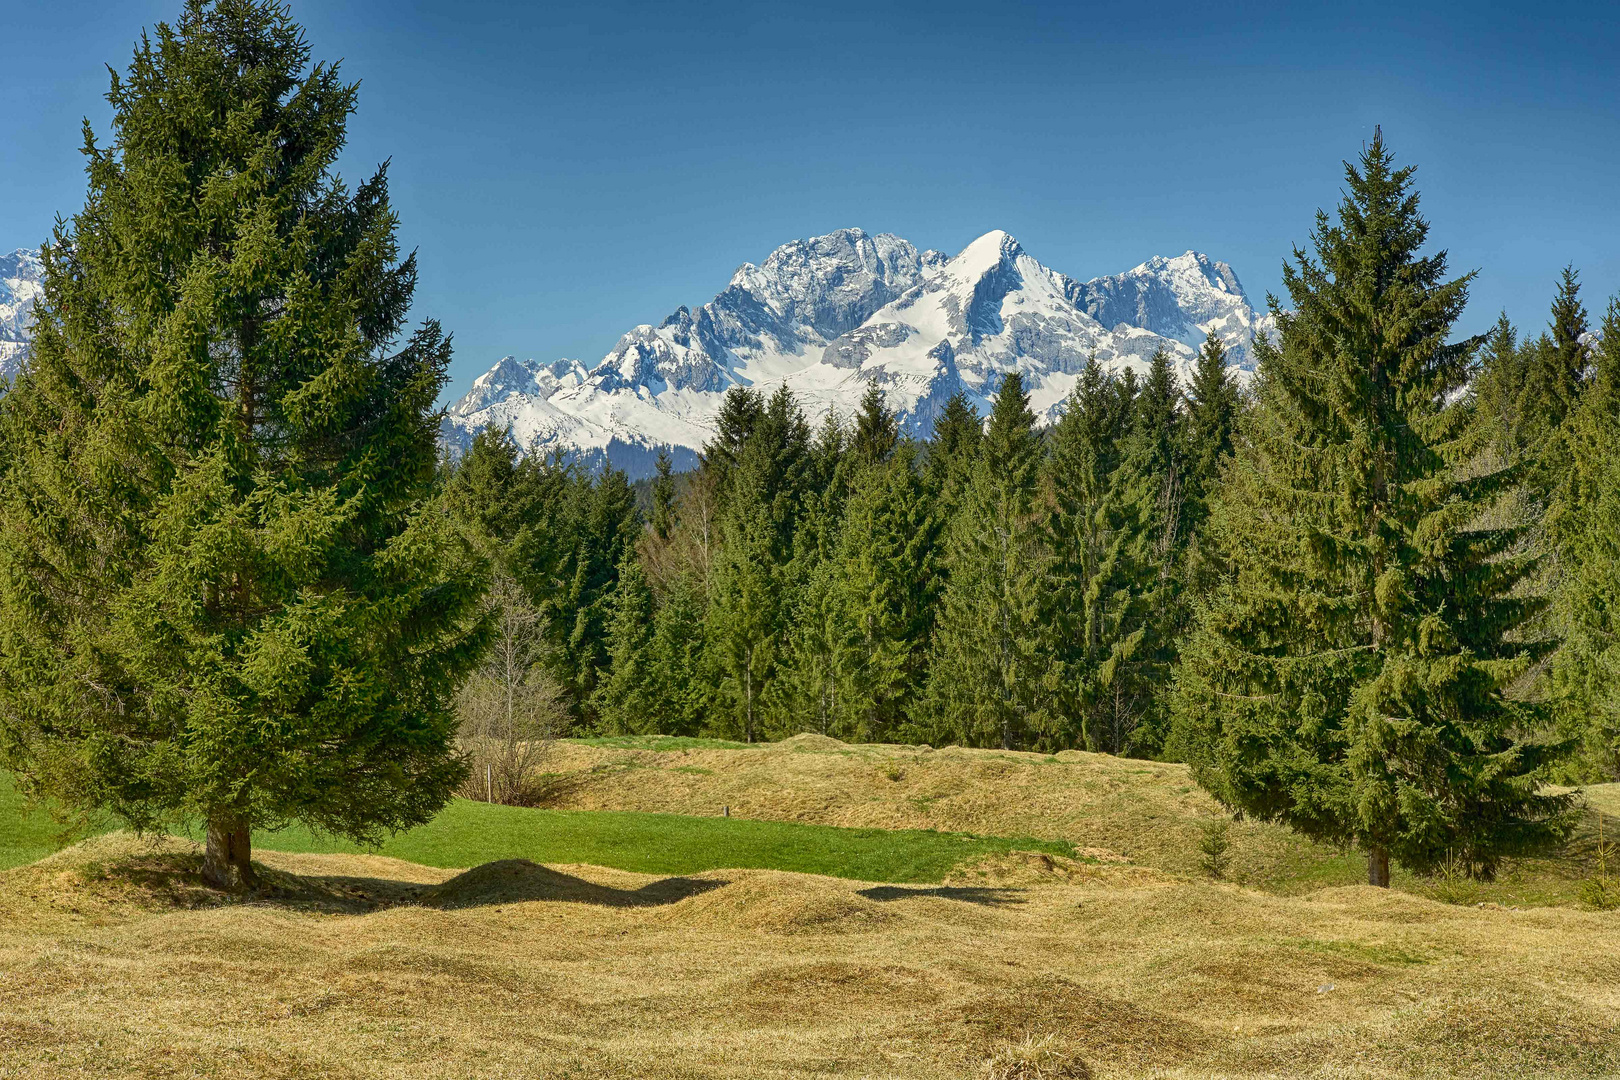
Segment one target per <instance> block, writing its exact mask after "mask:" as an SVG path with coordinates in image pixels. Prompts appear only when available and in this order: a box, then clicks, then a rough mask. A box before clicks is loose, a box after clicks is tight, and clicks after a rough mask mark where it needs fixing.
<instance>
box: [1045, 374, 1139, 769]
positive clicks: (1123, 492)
mask: <svg viewBox="0 0 1620 1080" xmlns="http://www.w3.org/2000/svg"><path fill="white" fill-rule="evenodd" d="M1125 406H1126V403H1125V402H1124V401H1123V399H1122V398H1121V397H1120V395H1119V394H1118V393H1117V391H1116V390H1115V387H1114V380H1113V379H1111V378H1109V377H1108V375H1106V374H1105V373H1104V372H1103V370H1102V368H1101V367H1100V366H1098V365H1097V364H1096V363H1095V362H1093V363H1091V364H1088V365H1087V367H1086V370H1085V371H1083V372H1082V373H1081V375H1080V380H1079V382H1078V383H1077V384H1076V386H1075V389H1074V392H1073V393H1072V394H1071V395H1070V397H1069V401H1068V406H1067V408H1066V409H1065V411H1064V414H1063V417H1062V419H1061V420H1059V421H1058V423H1057V426H1056V427H1055V428H1054V429H1053V431H1052V440H1051V441H1052V454H1051V457H1050V458H1049V459H1048V460H1047V485H1048V488H1049V490H1050V499H1049V510H1048V513H1047V519H1046V530H1047V543H1048V545H1049V547H1050V550H1051V553H1052V563H1051V569H1050V582H1049V587H1048V589H1047V591H1046V594H1045V599H1046V611H1045V614H1044V617H1043V620H1042V622H1043V638H1044V643H1043V650H1042V651H1043V653H1044V654H1045V655H1046V656H1048V657H1049V658H1050V659H1051V661H1052V664H1051V667H1050V668H1049V670H1048V673H1047V680H1046V682H1047V687H1048V690H1049V693H1050V697H1049V699H1048V710H1049V711H1048V716H1047V721H1046V723H1045V724H1044V725H1043V726H1044V730H1045V733H1046V734H1047V736H1048V737H1049V738H1050V739H1051V740H1053V743H1054V745H1057V744H1063V745H1073V744H1075V743H1079V744H1081V745H1084V746H1085V747H1087V748H1088V749H1090V750H1100V751H1108V752H1112V753H1120V752H1122V751H1124V750H1126V749H1128V748H1129V747H1130V745H1131V741H1132V735H1133V734H1134V730H1135V727H1136V725H1137V722H1138V721H1139V720H1140V718H1141V716H1142V713H1143V712H1144V710H1145V704H1146V696H1147V691H1146V688H1144V686H1143V685H1142V682H1141V680H1140V679H1138V678H1136V677H1135V674H1136V671H1137V669H1138V668H1139V666H1140V665H1139V661H1138V654H1139V653H1140V651H1141V649H1142V646H1143V642H1144V639H1145V638H1146V636H1147V632H1148V625H1147V623H1148V618H1149V614H1150V605H1149V603H1148V596H1147V592H1146V590H1145V589H1144V585H1145V584H1149V583H1151V579H1152V574H1153V567H1152V564H1151V560H1150V558H1149V550H1148V545H1149V540H1148V529H1147V522H1146V521H1145V520H1144V518H1143V507H1142V506H1140V505H1139V503H1138V501H1137V500H1136V499H1134V498H1132V497H1131V496H1132V492H1131V491H1130V490H1129V488H1130V485H1129V484H1128V483H1127V480H1128V479H1129V477H1128V475H1127V474H1126V472H1125V470H1124V469H1123V467H1122V466H1123V452H1124V448H1125V446H1126V445H1127V444H1128V443H1129V442H1130V440H1131V431H1132V426H1133V420H1134V414H1135V410H1134V409H1133V408H1129V407H1125Z"/></svg>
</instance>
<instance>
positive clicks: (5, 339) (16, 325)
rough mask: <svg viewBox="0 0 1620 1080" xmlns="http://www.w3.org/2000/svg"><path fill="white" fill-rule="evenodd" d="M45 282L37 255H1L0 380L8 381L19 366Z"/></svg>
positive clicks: (19, 252)
mask: <svg viewBox="0 0 1620 1080" xmlns="http://www.w3.org/2000/svg"><path fill="white" fill-rule="evenodd" d="M44 278H45V267H44V265H43V264H41V263H40V261H39V252H37V251H30V250H28V249H27V248H18V249H17V250H16V251H13V252H12V253H11V254H9V255H0V376H4V377H5V378H7V379H10V378H12V377H13V376H15V375H16V374H17V369H18V368H19V367H21V366H22V354H23V349H24V348H25V347H26V346H27V344H28V337H29V333H28V330H29V320H30V317H31V316H32V314H33V311H34V299H35V298H36V297H37V296H39V294H40V292H41V291H43V288H44V286H43V284H42V283H43V281H44Z"/></svg>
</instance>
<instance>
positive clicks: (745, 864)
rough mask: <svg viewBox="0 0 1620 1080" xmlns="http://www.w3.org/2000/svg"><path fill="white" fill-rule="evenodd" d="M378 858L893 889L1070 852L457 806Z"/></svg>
mask: <svg viewBox="0 0 1620 1080" xmlns="http://www.w3.org/2000/svg"><path fill="white" fill-rule="evenodd" d="M253 839H254V843H255V844H257V845H258V846H260V847H263V848H268V849H272V850H276V851H299V852H363V851H367V850H371V849H366V848H361V847H359V846H357V845H355V844H351V843H348V842H346V841H343V840H333V839H331V838H327V837H319V836H316V835H314V834H312V833H310V832H309V831H308V830H305V829H301V828H291V829H284V830H282V831H280V832H275V833H269V832H266V833H256V834H255V835H254V838H253ZM378 850H379V851H380V853H381V854H383V855H391V856H393V857H394V858H397V859H406V860H408V861H410V862H414V863H421V864H423V865H425V866H440V867H462V866H476V865H478V864H479V863H485V862H493V861H495V860H497V859H519V858H521V859H532V860H534V861H535V862H541V863H589V864H591V865H594V866H611V867H616V868H617V869H620V870H634V871H639V872H641V873H647V874H695V873H700V872H702V871H704V870H724V869H731V868H756V869H765V870H792V871H797V872H799V873H805V874H827V875H829V876H831V877H841V878H853V879H855V880H858V881H892V882H902V883H904V882H918V883H922V882H937V881H940V880H942V879H944V878H945V876H946V875H948V874H949V873H950V872H951V871H952V870H953V869H955V868H956V867H958V866H960V865H962V864H963V863H971V862H977V861H979V860H981V859H984V858H987V857H990V856H993V855H1004V854H1006V853H1007V852H1010V851H1044V852H1046V853H1047V854H1051V855H1066V856H1072V855H1073V854H1074V847H1073V845H1071V844H1069V843H1067V842H1064V841H1052V840H1031V839H1025V838H1017V839H1012V838H1007V837H993V836H973V835H970V834H966V833H942V832H933V831H929V830H920V829H911V830H901V829H842V828H835V827H833V826H830V825H802V824H798V823H794V822H781V821H751V820H747V819H743V818H714V817H688V816H685V815H681V814H644V813H635V812H631V811H616V810H531V809H525V808H522V807H514V806H491V805H489V804H487V803H479V802H470V801H467V800H464V799H457V800H456V801H455V802H453V803H451V804H450V805H449V806H448V807H446V808H445V809H444V811H443V812H441V813H440V814H439V816H438V817H436V818H434V819H433V820H432V821H430V822H429V823H428V824H426V825H422V826H420V827H418V828H415V829H412V830H410V831H409V832H406V833H401V834H400V835H399V836H396V837H394V838H392V839H390V840H388V841H385V842H384V843H383V845H382V847H381V848H380V849H378Z"/></svg>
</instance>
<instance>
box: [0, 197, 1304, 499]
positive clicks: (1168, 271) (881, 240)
mask: <svg viewBox="0 0 1620 1080" xmlns="http://www.w3.org/2000/svg"><path fill="white" fill-rule="evenodd" d="M42 270H43V268H42V266H41V264H40V260H39V256H38V253H37V252H34V251H31V250H27V249H19V250H17V251H14V252H12V253H11V254H9V255H0V375H4V376H5V377H7V378H10V377H12V376H14V375H15V374H16V371H17V369H18V367H19V366H20V365H21V363H22V354H23V352H24V350H25V348H26V345H27V341H28V337H29V333H28V330H29V326H28V323H29V316H30V314H31V312H32V308H33V304H34V300H35V299H36V298H37V297H38V296H39V294H40V292H41V279H42ZM1271 329H1273V321H1272V319H1271V317H1270V316H1269V315H1265V314H1262V313H1260V312H1259V311H1257V310H1256V309H1255V308H1254V306H1253V305H1252V304H1251V303H1250V302H1249V299H1248V297H1247V296H1246V295H1245V294H1244V292H1243V286H1242V285H1241V284H1240V283H1239V281H1238V278H1237V275H1236V274H1234V273H1233V272H1232V268H1231V267H1230V266H1228V265H1227V264H1226V263H1223V262H1217V261H1215V260H1213V259H1211V258H1209V257H1208V256H1207V255H1202V254H1199V253H1198V252H1194V251H1189V252H1186V253H1185V254H1183V255H1178V256H1176V257H1175V258H1164V257H1155V258H1152V259H1149V260H1148V261H1147V262H1144V263H1142V264H1141V265H1140V266H1137V267H1135V268H1133V269H1131V270H1127V271H1125V272H1124V273H1121V274H1115V275H1113V276H1111V277H1100V278H1095V279H1093V280H1091V281H1086V282H1079V281H1076V280H1075V279H1073V278H1070V277H1067V276H1066V275H1064V274H1061V273H1058V272H1057V271H1054V270H1050V269H1048V268H1047V267H1045V266H1043V265H1042V264H1041V263H1039V262H1037V261H1036V260H1035V259H1034V258H1033V257H1031V256H1030V255H1029V254H1028V253H1027V252H1025V251H1024V249H1023V247H1022V246H1021V245H1020V244H1019V243H1018V241H1016V240H1014V239H1013V238H1012V237H1011V236H1009V235H1007V234H1006V233H1004V232H1000V231H996V232H990V233H986V234H985V235H983V236H981V237H979V238H978V239H977V240H975V241H973V243H971V244H969V245H968V246H967V247H966V248H964V249H963V250H962V251H961V252H960V253H958V254H957V255H956V256H954V257H951V256H947V255H945V254H943V253H941V252H938V251H919V250H918V249H917V248H916V247H915V246H914V245H912V244H911V243H909V242H907V241H905V240H903V239H901V238H899V237H897V236H892V235H890V234H888V233H879V234H877V235H875V236H874V235H870V234H868V233H866V232H864V231H862V230H861V229H840V230H838V231H836V232H831V233H828V234H827V235H825V236H817V237H812V238H810V239H808V240H795V241H792V242H791V243H787V244H783V245H782V246H781V247H779V248H777V249H776V250H775V251H773V252H771V253H770V255H769V256H767V257H766V258H765V260H764V262H763V263H761V264H760V265H758V266H756V265H754V264H752V263H744V264H743V265H742V266H741V267H739V268H738V270H737V271H736V273H734V274H733V275H732V276H731V281H730V283H729V284H728V285H727V286H726V287H725V289H723V290H722V291H721V292H720V293H719V295H717V296H716V297H715V298H714V299H713V300H710V301H709V302H708V303H706V304H703V305H702V306H700V307H698V308H696V309H691V308H687V307H681V308H678V309H677V310H676V311H675V312H674V313H673V314H671V315H670V316H669V317H668V318H666V319H664V320H663V321H662V322H661V323H658V324H657V325H653V324H643V325H641V326H637V327H635V328H634V329H632V330H630V331H629V332H628V333H626V334H625V335H624V336H623V337H621V338H620V339H619V341H618V343H617V344H616V345H615V346H614V347H613V350H612V351H611V352H609V353H608V354H607V355H606V356H605V357H603V358H602V359H601V360H600V361H598V362H597V363H596V364H594V365H591V366H587V365H585V364H583V363H581V362H580V361H578V360H570V359H563V360H556V361H553V362H551V363H540V362H537V361H535V360H517V359H516V358H514V357H511V356H506V357H502V358H501V359H500V360H499V361H497V362H496V364H495V365H494V366H493V367H491V368H490V369H489V370H488V371H487V372H485V373H484V374H483V375H481V376H479V377H478V379H477V380H475V381H474V383H473V385H472V388H471V389H470V390H469V391H468V392H467V394H466V395H465V396H464V397H462V398H461V399H460V400H458V401H456V402H455V403H454V404H453V405H451V406H450V407H449V408H448V409H447V410H446V415H445V417H444V421H443V425H442V429H441V430H442V434H443V438H444V441H445V443H446V445H447V446H448V447H449V448H450V449H451V450H452V451H458V450H460V449H464V448H465V447H466V446H467V445H468V444H469V443H470V442H471V440H472V437H473V435H474V434H475V433H476V432H477V431H478V430H479V429H481V428H483V427H484V426H486V425H489V424H494V425H496V426H497V427H500V428H503V429H509V430H510V431H511V433H512V435H513V437H514V438H515V439H516V440H517V442H518V443H519V445H520V446H522V447H524V449H525V450H527V451H529V452H537V453H549V452H552V451H558V450H560V451H563V452H566V453H570V454H573V455H575V456H577V457H578V458H579V459H580V460H581V461H583V462H584V463H585V464H587V465H590V466H598V465H602V464H611V465H613V466H615V467H618V468H622V469H624V470H626V471H627V472H629V473H630V474H631V476H632V477H639V476H644V475H647V474H648V473H650V472H651V471H652V467H653V463H654V461H655V459H656V456H657V453H658V451H659V450H660V449H665V450H667V451H668V452H669V453H670V455H671V456H672V457H673V458H674V460H675V463H676V466H677V467H678V468H688V467H690V466H692V465H694V464H696V463H697V460H698V455H699V453H700V452H701V450H702V447H703V445H704V444H705V443H706V442H708V440H709V439H711V438H712V437H713V435H714V418H715V415H716V413H717V412H718V411H719V408H720V402H721V399H722V398H723V396H724V395H725V392H726V390H727V389H729V388H730V387H733V386H753V387H756V388H758V389H760V390H761V391H762V392H764V393H766V394H769V393H771V392H772V391H774V390H775V388H776V387H778V386H782V385H786V386H787V387H788V388H789V389H791V390H792V391H793V392H794V394H795V395H796V396H797V397H798V399H799V401H800V403H801V405H802V406H803V407H804V409H805V411H806V412H807V413H808V414H809V415H811V416H812V417H819V416H821V415H824V414H825V413H826V412H827V411H829V410H831V411H834V412H836V413H838V414H840V415H842V416H849V415H851V414H853V412H854V411H855V409H856V407H857V405H858V404H859V402H860V399H861V396H862V395H863V394H864V393H865V390H866V387H867V385H868V384H874V383H875V384H876V385H877V386H879V387H880V388H882V389H883V391H884V392H885V398H886V400H887V402H888V404H889V406H890V407H891V408H893V409H895V410H896V412H897V413H898V414H899V416H900V419H901V422H902V424H903V426H904V428H905V430H906V431H907V432H909V433H910V434H913V435H915V436H918V437H923V438H925V437H927V436H928V435H929V434H930V433H931V432H932V430H933V424H934V420H935V418H936V417H937V416H938V414H939V410H940V409H941V408H942V407H943V406H944V404H945V402H946V400H947V399H949V397H950V396H951V395H952V394H954V393H956V392H957V391H958V390H962V391H965V392H966V393H967V395H968V397H969V399H970V400H971V401H972V402H973V404H974V405H975V407H977V408H978V409H979V411H980V412H981V413H986V412H988V411H989V409H990V407H991V405H992V404H993V403H994V400H995V395H996V392H997V390H998V389H999V387H1000V385H1001V379H1002V377H1003V376H1004V375H1005V374H1006V373H1007V372H1008V371H1012V370H1015V369H1016V370H1018V371H1019V372H1021V373H1022V374H1023V377H1024V383H1025V386H1026V388H1028V390H1029V393H1030V404H1031V407H1032V408H1033V409H1034V410H1035V412H1036V415H1037V417H1038V418H1039V419H1040V420H1041V421H1042V422H1043V423H1050V422H1052V421H1054V420H1055V419H1056V418H1057V416H1058V415H1059V414H1060V413H1061V411H1062V408H1063V402H1064V400H1065V398H1066V397H1067V395H1068V393H1069V391H1070V389H1071V388H1072V387H1073V386H1074V383H1075V381H1076V379H1077V378H1078V376H1079V374H1080V372H1081V371H1083V370H1084V368H1085V365H1086V364H1087V363H1090V362H1091V361H1092V360H1093V359H1095V361H1096V362H1097V363H1099V364H1102V365H1104V366H1105V367H1106V368H1108V369H1109V370H1116V371H1117V370H1120V369H1123V368H1134V369H1136V370H1138V371H1141V370H1143V369H1145V368H1146V366H1147V365H1148V363H1149V361H1150V359H1151V357H1152V356H1153V353H1154V352H1155V351H1156V350H1158V349H1161V348H1162V349H1165V350H1166V351H1167V352H1169V354H1170V355H1171V356H1172V358H1173V359H1174V360H1175V362H1176V364H1177V366H1178V367H1179V368H1180V369H1181V370H1182V371H1183V372H1184V373H1185V372H1186V371H1187V370H1188V369H1189V368H1190V366H1191V364H1192V361H1193V358H1194V356H1195V355H1196V350H1197V347H1198V345H1199V344H1200V343H1201V342H1202V341H1203V339H1204V336H1205V334H1206V333H1208V332H1209V331H1211V330H1213V331H1214V332H1215V334H1216V336H1218V337H1219V338H1220V339H1221V340H1222V342H1223V343H1224V344H1225V345H1226V348H1227V357H1228V362H1229V363H1230V364H1231V365H1232V366H1233V367H1234V368H1236V369H1239V370H1240V371H1248V370H1252V368H1253V365H1254V359H1253V350H1252V345H1253V340H1254V336H1255V334H1256V333H1264V332H1268V331H1270V330H1271Z"/></svg>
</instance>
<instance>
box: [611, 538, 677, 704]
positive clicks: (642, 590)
mask: <svg viewBox="0 0 1620 1080" xmlns="http://www.w3.org/2000/svg"><path fill="white" fill-rule="evenodd" d="M610 606H611V611H612V614H611V617H610V618H609V620H608V643H607V644H608V662H609V666H608V672H607V675H606V676H605V678H603V680H602V682H601V685H600V686H598V687H597V690H596V709H597V715H598V717H600V725H599V726H600V727H601V729H602V730H603V731H606V732H609V733H611V734H614V735H641V734H646V733H648V732H657V731H660V730H662V728H661V727H660V723H661V721H662V720H663V714H664V713H665V712H666V705H667V703H666V702H665V701H664V699H663V694H662V690H663V687H662V686H661V685H660V681H659V676H660V675H661V674H662V673H661V672H660V671H659V670H658V664H657V663H656V662H655V660H654V656H653V594H652V590H651V589H649V588H648V587H647V578H646V575H645V574H643V573H642V571H641V562H640V560H639V559H635V558H630V559H627V560H625V564H624V566H623V567H622V568H621V569H620V572H619V582H618V585H617V587H616V588H615V589H614V590H613V599H612V601H611V605H610Z"/></svg>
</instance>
